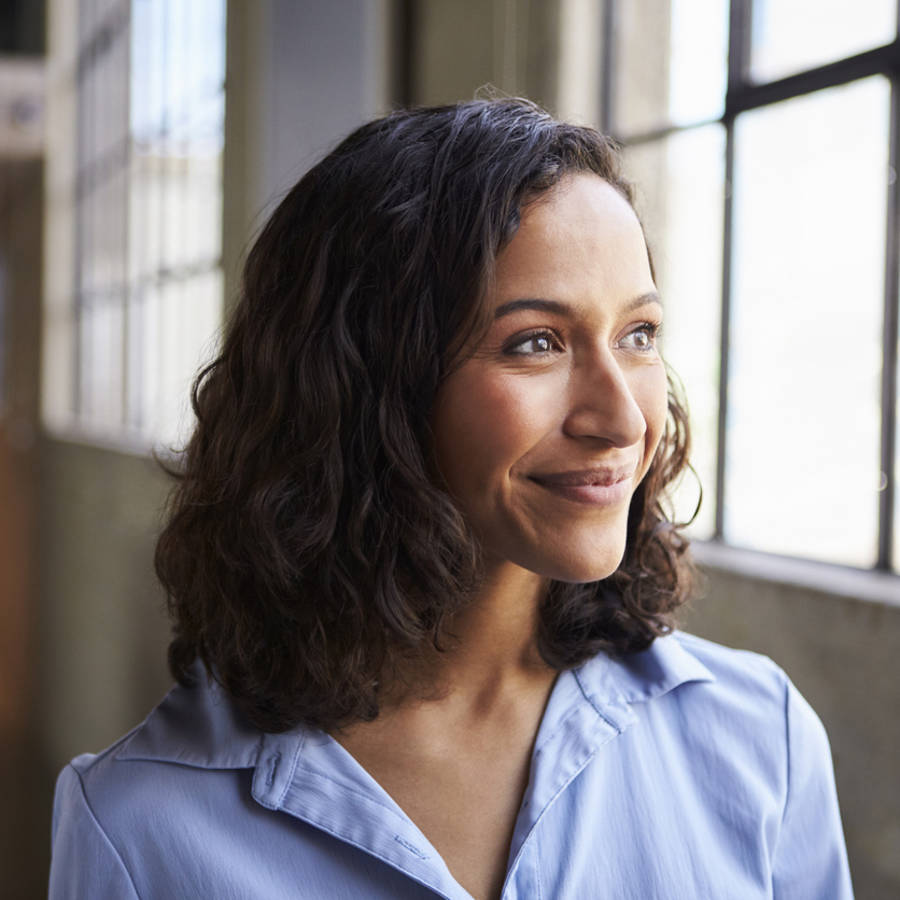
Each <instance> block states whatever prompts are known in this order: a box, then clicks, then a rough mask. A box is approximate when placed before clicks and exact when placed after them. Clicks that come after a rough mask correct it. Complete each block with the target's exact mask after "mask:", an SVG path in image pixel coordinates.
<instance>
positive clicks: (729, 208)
mask: <svg viewBox="0 0 900 900" xmlns="http://www.w3.org/2000/svg"><path fill="white" fill-rule="evenodd" d="M722 193H723V196H724V202H725V209H724V212H723V220H722V306H721V323H720V326H719V416H718V423H717V429H716V496H715V502H716V515H715V530H714V532H713V538H714V539H715V540H719V541H721V540H723V535H724V532H725V474H726V470H725V460H726V450H727V434H728V378H729V360H730V356H729V352H730V335H731V260H732V255H733V254H732V222H733V218H734V120H733V119H730V118H729V119H728V120H727V121H726V122H725V190H724V191H723V192H722Z"/></svg>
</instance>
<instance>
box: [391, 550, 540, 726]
mask: <svg viewBox="0 0 900 900" xmlns="http://www.w3.org/2000/svg"><path fill="white" fill-rule="evenodd" d="M547 587H548V582H547V579H544V578H541V577H540V576H538V575H535V574H534V573H533V572H529V571H527V570H525V569H521V568H519V567H518V566H514V565H512V564H510V563H503V564H502V565H498V566H496V567H494V568H492V569H491V571H490V572H489V573H488V574H487V575H486V576H485V577H484V578H483V579H482V581H481V584H480V586H479V588H478V590H477V592H476V593H475V594H473V596H472V597H471V598H470V599H469V600H468V601H467V602H466V604H465V605H464V606H463V608H462V609H461V610H460V611H459V612H457V613H456V614H454V615H453V616H452V618H450V619H449V620H448V621H447V622H446V623H445V624H444V628H443V630H442V634H441V642H440V643H441V647H442V648H443V649H442V650H441V651H435V650H432V649H429V650H428V651H426V653H425V654H424V656H423V657H422V658H420V659H417V660H416V661H415V662H414V663H412V664H411V665H410V666H408V667H406V666H404V667H401V669H400V671H399V672H398V673H397V674H398V676H399V678H397V679H389V681H393V682H394V684H395V686H396V687H397V688H398V689H399V690H397V691H396V693H395V692H394V691H389V694H388V696H384V697H383V698H382V699H383V707H382V708H383V709H386V708H388V707H391V706H398V705H400V706H405V705H407V704H408V703H410V702H413V703H416V702H417V701H419V702H421V701H424V702H426V703H427V702H436V701H437V702H439V701H449V700H451V699H452V702H453V704H454V705H457V704H462V705H464V706H466V707H469V708H470V709H472V710H473V711H475V710H476V709H481V710H485V709H486V708H489V707H491V706H492V705H494V704H495V703H497V702H502V700H503V698H504V697H506V696H508V695H509V694H510V693H518V692H520V691H522V690H528V689H529V688H530V687H531V686H533V685H541V684H543V683H544V682H547V681H548V680H549V681H552V679H553V677H554V675H555V673H553V672H552V670H551V669H550V668H549V667H548V666H547V664H546V663H544V661H543V660H542V659H541V657H540V654H539V652H538V649H537V633H538V623H539V610H540V604H541V600H542V598H543V596H544V594H545V593H546V590H547Z"/></svg>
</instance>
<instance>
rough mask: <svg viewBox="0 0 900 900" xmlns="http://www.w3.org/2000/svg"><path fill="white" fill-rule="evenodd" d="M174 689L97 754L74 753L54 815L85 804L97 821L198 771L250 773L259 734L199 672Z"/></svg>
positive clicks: (170, 788)
mask: <svg viewBox="0 0 900 900" xmlns="http://www.w3.org/2000/svg"><path fill="white" fill-rule="evenodd" d="M196 674H197V677H196V679H195V683H194V685H193V686H189V687H188V686H184V685H176V686H175V687H173V688H172V690H171V691H169V693H168V694H167V695H166V696H165V697H164V698H163V699H162V701H161V702H160V703H159V704H158V705H157V706H156V707H155V708H154V709H153V710H152V711H151V712H150V714H149V715H148V716H147V717H146V718H145V719H144V721H143V722H141V724H140V725H138V726H137V727H135V728H133V729H132V730H131V731H129V732H128V733H127V734H125V735H124V736H122V737H121V738H119V739H118V740H117V741H115V742H114V743H113V744H111V745H110V746H108V747H107V748H106V749H104V750H102V751H100V752H99V753H84V754H81V755H79V756H76V757H75V758H74V759H73V760H72V761H71V762H70V763H69V764H68V765H67V766H65V768H64V769H63V770H62V772H61V774H60V776H59V779H58V783H57V804H56V806H57V809H56V812H57V814H60V815H62V814H64V813H65V811H66V809H67V808H68V807H71V806H73V805H77V804H79V803H84V804H86V805H87V806H88V807H89V808H90V809H91V810H93V811H94V816H95V817H96V818H97V819H98V821H102V820H104V819H107V818H110V819H115V818H117V817H118V816H119V815H121V814H123V810H125V808H126V807H127V806H129V805H133V804H134V803H139V802H141V801H142V800H148V801H151V805H152V800H153V798H155V799H156V800H158V799H159V797H160V794H161V792H166V791H173V790H174V791H176V792H177V791H178V790H179V782H183V781H186V780H187V781H196V780H197V775H198V774H199V773H200V772H204V771H205V772H220V773H221V772H225V771H234V770H240V769H250V768H253V767H254V766H255V765H256V763H257V760H258V756H259V747H260V741H261V737H262V734H261V732H259V731H258V730H257V729H254V728H253V727H252V726H250V725H249V724H248V723H247V722H245V721H244V719H243V718H242V717H241V715H240V713H239V712H238V710H237V709H236V707H235V705H234V704H233V702H232V701H231V700H230V699H229V698H228V697H227V695H226V694H225V693H224V691H223V690H222V689H221V688H220V687H219V686H218V685H217V684H216V683H215V682H213V681H212V680H210V679H208V678H207V677H206V675H205V674H204V673H201V672H198V673H196Z"/></svg>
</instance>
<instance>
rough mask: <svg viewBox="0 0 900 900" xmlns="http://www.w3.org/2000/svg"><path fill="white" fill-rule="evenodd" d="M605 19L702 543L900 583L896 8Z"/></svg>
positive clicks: (804, 4) (704, 1)
mask: <svg viewBox="0 0 900 900" xmlns="http://www.w3.org/2000/svg"><path fill="white" fill-rule="evenodd" d="M661 7H665V9H666V14H664V15H660V8H661ZM604 9H605V14H606V18H605V29H606V31H605V37H606V40H605V46H606V48H607V53H606V59H605V63H604V67H605V73H604V74H605V78H606V79H607V81H608V85H607V88H606V96H607V98H608V101H609V102H608V104H607V109H606V112H605V121H604V122H603V123H602V124H603V127H604V128H605V129H606V130H608V131H611V132H612V133H613V134H614V135H615V136H616V137H617V138H619V139H620V140H621V141H623V143H624V144H625V145H626V148H627V151H626V160H627V165H628V169H629V175H630V176H631V177H632V178H633V179H634V180H635V181H636V182H637V184H638V185H639V193H638V198H637V199H638V207H639V210H640V211H641V213H642V215H643V218H644V220H645V224H646V227H647V231H648V236H649V240H650V244H651V251H652V253H653V255H654V262H655V266H656V270H657V276H658V281H659V283H660V287H661V289H662V294H663V297H664V301H665V303H666V304H667V306H668V307H669V308H670V310H671V315H670V317H669V322H670V323H671V325H669V324H667V325H666V326H665V328H664V334H663V340H664V349H665V352H666V355H667V357H668V359H669V361H670V362H671V364H672V366H673V368H674V369H675V371H676V372H677V373H678V374H679V375H680V376H681V379H682V380H683V381H684V383H685V386H686V390H687V395H688V398H689V400H690V405H691V412H692V420H693V426H694V437H695V444H696V446H695V451H694V462H695V466H696V468H697V470H698V473H699V476H700V479H701V482H702V485H703V491H704V501H703V509H702V511H701V513H700V515H699V516H698V518H697V520H696V522H695V523H694V526H693V534H694V536H695V537H697V538H707V539H710V538H711V539H714V540H717V541H721V542H724V543H725V544H730V545H733V546H737V547H744V548H748V549H753V550H760V551H765V552H771V553H777V554H782V555H786V556H793V557H801V558H805V559H817V560H823V561H827V562H832V563H838V564H843V565H849V566H855V567H859V568H863V569H878V570H881V571H895V572H896V571H900V515H898V505H900V504H898V497H897V487H896V482H897V477H898V474H900V468H898V454H897V447H898V443H900V442H898V438H897V429H898V414H897V394H898V391H897V355H898V354H897V305H898V274H897V269H898V264H900V259H898V257H900V234H898V230H900V229H898V214H900V188H898V184H897V168H898V154H900V149H898V134H897V133H892V131H891V122H892V121H893V122H894V123H895V130H896V127H897V123H898V122H900V41H898V39H897V21H898V10H897V3H896V0H868V2H866V3H863V4H860V3H856V2H853V0H777V2H776V0H731V2H730V3H729V2H728V0H669V2H667V3H660V2H657V0H628V2H622V0H606V3H605V7H604ZM651 45H652V46H654V47H656V48H663V50H664V52H662V53H658V54H656V55H655V56H654V58H653V59H652V60H648V57H647V54H646V47H647V46H651ZM648 198H652V202H650V200H648ZM801 461H802V462H801ZM696 499H697V488H696V485H695V484H692V483H690V480H688V481H686V482H685V483H684V485H683V486H682V488H681V490H680V492H679V495H678V498H677V502H678V508H679V513H680V514H681V515H682V516H684V515H689V514H690V512H691V511H692V509H693V505H694V504H695V502H696Z"/></svg>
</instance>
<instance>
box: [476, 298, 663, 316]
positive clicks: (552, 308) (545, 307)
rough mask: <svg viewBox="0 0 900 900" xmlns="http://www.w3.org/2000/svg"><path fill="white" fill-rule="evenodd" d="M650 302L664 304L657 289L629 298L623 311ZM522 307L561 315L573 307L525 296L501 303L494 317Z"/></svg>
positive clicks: (627, 311)
mask: <svg viewBox="0 0 900 900" xmlns="http://www.w3.org/2000/svg"><path fill="white" fill-rule="evenodd" d="M648 303H659V304H662V301H661V300H660V298H659V294H657V293H656V291H650V292H649V293H647V294H641V295H640V296H638V297H635V298H634V299H632V300H629V301H628V303H626V304H625V307H624V309H623V312H625V313H629V312H631V311H632V310H634V309H637V308H638V307H640V306H646V305H647V304H648ZM520 309H535V310H538V311H539V312H550V313H556V314H557V315H560V316H571V315H572V307H571V306H570V305H569V304H568V303H563V302H562V301H561V300H543V299H540V298H537V297H534V298H523V299H522V300H509V301H507V302H506V303H501V304H500V305H499V306H498V307H497V308H496V309H495V310H494V319H499V318H502V317H503V316H508V315H509V314H510V313H514V312H518V311H519V310H520Z"/></svg>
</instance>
